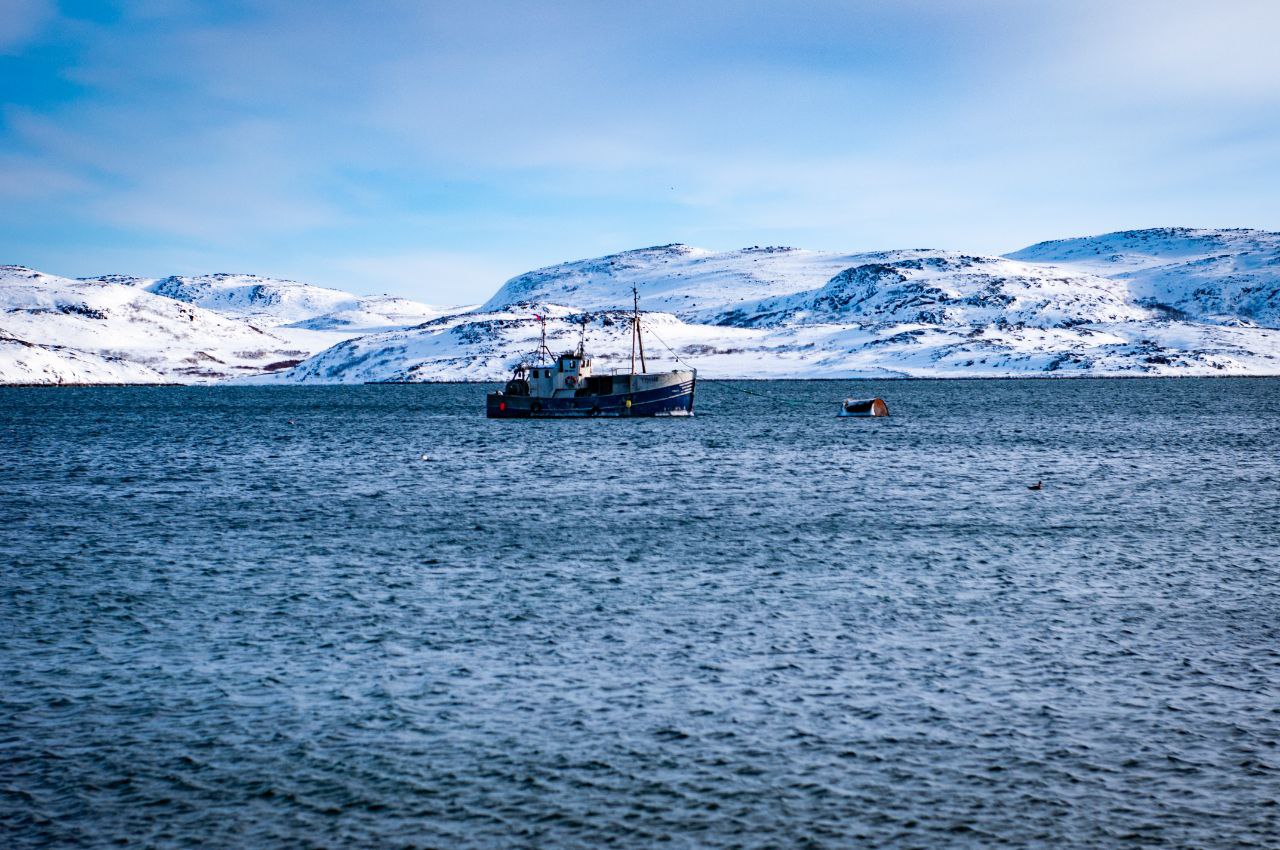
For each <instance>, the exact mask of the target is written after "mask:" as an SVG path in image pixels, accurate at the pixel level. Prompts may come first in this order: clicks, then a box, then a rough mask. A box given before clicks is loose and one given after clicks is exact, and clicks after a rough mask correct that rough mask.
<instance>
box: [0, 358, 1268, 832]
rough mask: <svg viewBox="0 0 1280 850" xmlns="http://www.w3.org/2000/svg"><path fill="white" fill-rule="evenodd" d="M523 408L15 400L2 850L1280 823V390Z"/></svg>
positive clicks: (944, 390)
mask: <svg viewBox="0 0 1280 850" xmlns="http://www.w3.org/2000/svg"><path fill="white" fill-rule="evenodd" d="M484 389H485V388H483V387H480V386H456V385H455V386H447V385H437V386H428V385H420V386H370V387H354V388H292V389H290V388H152V389H144V388H98V389H62V390H38V389H8V390H0V527H2V528H3V536H2V537H0V566H2V572H0V700H2V701H3V702H2V703H0V838H3V843H4V844H5V846H8V847H28V846H37V845H46V844H59V845H84V846H97V845H108V844H115V843H128V844H131V845H141V846H156V847H188V846H192V845H194V844H197V843H200V844H203V845H206V846H215V847H308V846H316V847H338V846H379V847H399V846H405V847H447V848H454V847H601V846H619V847H650V846H655V845H658V844H663V845H665V846H672V847H698V848H701V847H848V846H894V847H896V846H948V847H951V846H981V845H990V844H1010V845H1044V846H1048V845H1058V846H1060V845H1072V846H1123V845H1133V846H1145V845H1168V846H1178V847H1192V846H1205V847H1223V846H1260V847H1261V846H1270V847H1276V846H1280V805H1278V803H1280V447H1278V443H1280V439H1278V438H1280V381H1277V380H1261V379H1260V380H1189V379H1188V380H1163V381H1160V380H1152V381H1144V380H1132V381H1114V380H1113V381H1087V380H1072V381H1021V382H1019V381H972V382H971V381H957V382H932V381H909V382H884V383H879V384H872V383H858V382H840V383H831V382H778V383H745V382H743V383H734V384H723V383H721V384H717V383H704V384H702V385H700V387H699V400H698V407H699V411H700V412H701V413H702V414H703V415H700V416H698V417H696V418H693V419H687V420H648V421H609V420H593V421H569V422H564V421H542V422H492V421H487V420H485V419H484V418H483V416H482V410H483V393H484ZM741 389H747V390H750V391H752V392H756V393H762V394H764V396H767V397H768V398H764V397H760V396H749V395H745V394H742V393H740V392H738V390H741ZM862 393H873V394H880V395H882V396H884V397H885V398H886V399H887V400H888V401H889V404H890V407H891V409H892V412H893V416H892V418H890V419H888V420H849V419H845V420H840V419H836V418H835V417H834V416H833V415H832V414H833V413H834V412H835V406H834V404H833V401H834V400H835V399H838V398H840V397H842V396H843V395H846V394H855V395H856V394H862ZM424 454H426V455H427V456H428V458H429V459H428V460H423V459H422V455H424ZM1038 479H1039V480H1043V481H1044V490H1043V491H1042V492H1031V491H1029V490H1028V489H1027V486H1026V485H1027V484H1029V483H1033V482H1034V481H1036V480H1038Z"/></svg>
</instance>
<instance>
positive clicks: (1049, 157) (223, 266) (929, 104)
mask: <svg viewBox="0 0 1280 850" xmlns="http://www.w3.org/2000/svg"><path fill="white" fill-rule="evenodd" d="M1277 32H1280V3H1276V2H1274V1H1273V0H1265V2H1253V0H1219V2H1215V3H1212V4H1210V3H1203V2H1178V0H1167V2H1154V1H1153V2H1148V0H1128V2H1125V3H1114V2H1093V0H1076V2H1054V0H1040V2H1022V1H1021V0H1020V1H1019V2H1005V0H974V2H962V0H956V2H925V0H900V1H899V2H823V0H813V2H806V3H797V4H785V3H777V2H773V3H763V2H752V1H751V0H738V2H718V0H700V2H698V3H689V2H687V0H686V1H685V2H661V1H659V2H639V0H633V2H628V3H609V2H601V0H596V2H581V3H579V2H555V3H536V2H523V3H487V2H456V3H454V2H449V3H431V2H396V1H395V0H380V2H377V3H369V4H350V3H327V2H323V0H316V2H306V3H303V2H293V3H289V2H235V0H230V2H226V1H225V0H224V2H208V3H206V2H198V0H166V2H160V1H159V0H140V1H139V2H133V3H90V2H64V3H53V2H43V1H42V0H0V92H3V103H2V108H0V262H10V263H21V264H25V265H30V266H34V267H37V268H40V269H42V270H45V271H49V272H53V273H57V274H64V275H71V276H82V275H90V274H98V273H104V272H121V273H132V274H141V275H147V276H155V275H161V274H171V273H181V274H186V273H199V272H208V271H242V272H257V273H262V274H271V275H278V276H284V277H292V278H295V279H301V280H307V281H311V282H315V283H321V284H326V285H332V286H337V287H340V288H346V289H352V290H355V291H360V292H383V291H386V292H395V293H398V294H404V295H409V296H411V297H416V298H420V299H423V300H428V301H434V302H464V301H478V300H483V299H484V298H485V297H487V296H488V295H489V294H490V293H491V291H492V290H493V289H495V288H496V287H497V286H498V285H499V284H500V283H501V281H502V280H503V279H505V278H506V277H508V276H511V275H514V274H517V273H519V272H522V271H525V270H528V269H531V268H535V267H538V266H541V265H547V264H551V263H555V262H559V261H562V260H568V259H576V258H580V257H589V256H596V255H599V254H604V253H609V252H612V251H617V250H625V249H627V248H634V247H642V246H645V245H652V244H660V243H666V242H676V241H679V242H687V243H690V244H694V245H699V246H702V247H707V248H713V249H729V248H737V247H743V246H747V245H757V244H759V245H765V244H786V245H798V246H802V247H811V248H821V249H832V250H862V249H875V248H891V247H923V246H929V247H941V248H955V249H962V250H967V251H981V252H987V253H1001V252H1005V251H1010V250H1014V249H1016V248H1019V247H1022V246H1024V245H1026V244H1029V243H1032V242H1036V241H1039V240H1042V239H1049V238H1057V237H1061V236H1070V235H1084V234H1090V233H1100V232H1105V231H1109V230H1116V229H1123V228H1130V227H1148V226H1160V225H1194V226H1235V227H1260V228H1265V229H1271V230H1280V50H1277V49H1276V47H1275V43H1274V40H1275V34H1276V33H1277Z"/></svg>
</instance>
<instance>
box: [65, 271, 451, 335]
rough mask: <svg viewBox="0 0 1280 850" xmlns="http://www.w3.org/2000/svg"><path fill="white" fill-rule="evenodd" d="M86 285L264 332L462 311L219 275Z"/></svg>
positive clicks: (392, 322) (373, 326)
mask: <svg viewBox="0 0 1280 850" xmlns="http://www.w3.org/2000/svg"><path fill="white" fill-rule="evenodd" d="M81 280H82V281H85V282H86V283H117V284H123V285H127V286H134V287H138V288H140V289H145V290H146V291H147V292H151V293H153V294H155V295H163V296H165V297H166V298H172V299H174V300H175V301H182V302H184V303H187V304H194V305H195V306H197V307H203V308H205V309H206V310H213V311H215V312H218V313H221V314H222V315H224V316H235V317H237V318H241V319H247V320H249V321H251V322H253V323H254V324H256V325H258V326H260V327H295V328H301V329H304V330H325V331H332V330H337V329H342V330H343V331H347V330H354V331H363V332H366V333H367V332H370V331H374V330H386V329H388V328H393V327H408V326H409V325H417V324H421V323H422V322H426V321H429V320H431V319H434V318H436V317H438V316H442V315H444V314H446V313H450V312H457V311H458V310H459V309H463V308H458V307H437V306H433V305H430V304H420V303H418V302H417V301H410V300H408V299H407V298H396V297H393V296H390V295H365V296H361V295H355V294H353V293H350V292H344V291H342V290H340V289H329V288H327V287H323V286H315V285H313V284H309V283H300V282H298V281H296V280H283V279H281V278H272V277H261V276H259V275H253V274H227V273H224V272H220V273H217V274H207V275H198V276H194V277H184V276H181V275H172V276H170V277H163V278H140V277H129V276H127V275H103V276H101V277H96V278H81ZM330 342H332V340H331V341H330Z"/></svg>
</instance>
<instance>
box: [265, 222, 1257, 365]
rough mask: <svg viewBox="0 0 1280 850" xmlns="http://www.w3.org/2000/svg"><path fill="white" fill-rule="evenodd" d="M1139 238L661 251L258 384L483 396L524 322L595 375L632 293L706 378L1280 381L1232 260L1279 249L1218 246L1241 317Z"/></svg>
mask: <svg viewBox="0 0 1280 850" xmlns="http://www.w3.org/2000/svg"><path fill="white" fill-rule="evenodd" d="M1130 233H1137V234H1141V233H1148V232H1146V231H1138V232H1130ZM1150 233H1151V234H1153V235H1148V236H1147V238H1146V239H1145V240H1144V239H1142V238H1141V237H1140V236H1138V237H1136V238H1137V239H1138V242H1140V243H1144V244H1145V245H1146V249H1145V250H1146V251H1147V256H1146V259H1144V260H1143V261H1142V263H1140V264H1139V263H1137V262H1136V261H1135V262H1132V263H1125V264H1120V265H1119V266H1117V265H1115V264H1097V263H1093V262H1080V261H1078V258H1077V256H1076V255H1075V254H1067V255H1063V256H1058V255H1057V254H1054V255H1053V257H1052V258H1053V259H1054V260H1055V262H1047V261H1041V260H1040V259H1039V255H1038V254H1037V253H1036V252H1035V250H1033V249H1038V248H1039V247H1040V246H1032V248H1030V249H1025V250H1024V252H1015V254H1012V255H1009V256H1007V257H984V256H977V255H971V254H963V253H957V252H951V251H936V250H927V249H910V250H898V251H878V252H864V253H855V254H835V253H824V252H816V251H804V250H800V249H795V248H748V249H744V250H741V251H729V252H723V253H714V252H710V251H705V250H701V249H696V248H690V247H689V246H686V245H679V244H675V245H661V246H655V247H651V248H643V249H640V250H637V251H629V252H623V253H620V254H613V255H609V256H607V257H600V258H596V259H589V260H579V261H575V262H570V263H561V264H559V265H556V266H550V267H547V268H544V269H538V270H535V271H532V272H528V273H526V274H523V275H519V276H517V277H515V278H512V279H511V280H509V281H507V282H506V283H505V284H504V285H503V286H502V287H501V288H500V289H499V290H498V292H497V293H496V294H495V295H494V296H493V297H492V298H491V299H490V300H489V301H488V302H486V303H485V304H484V305H482V306H481V307H479V308H478V309H477V310H476V311H475V312H473V313H470V314H463V315H455V316H448V317H443V318H441V319H438V320H435V321H433V322H430V323H428V324H426V325H423V326H421V327H419V328H415V329H412V330H408V331H394V332H389V333H386V334H374V335H370V336H366V337H361V338H359V339H354V340H350V341H348V342H346V343H343V344H342V345H341V346H339V347H336V348H334V349H331V350H329V351H326V352H322V353H321V354H319V355H316V356H315V357H314V358H311V359H310V360H308V361H307V362H306V363H303V364H300V365H299V366H298V367H296V368H294V369H292V370H287V371H283V372H281V373H280V374H278V375H275V376H272V377H271V378H268V379H264V380H270V381H286V382H292V381H296V382H301V383H314V382H320V383H325V382H362V381H382V380H395V381H418V380H477V379H490V380H496V379H500V378H502V377H504V376H505V373H506V372H507V370H508V369H510V368H511V366H513V365H514V364H515V363H516V362H517V361H519V360H520V359H521V358H523V357H528V356H529V355H530V353H531V352H532V351H533V350H534V349H535V348H536V340H537V333H538V328H537V322H536V320H535V319H534V316H535V315H547V316H549V321H548V333H549V335H550V338H551V340H552V341H553V343H554V344H555V345H558V346H559V347H561V348H568V347H571V346H572V345H573V343H574V341H576V339H577V333H578V331H579V323H580V322H581V321H582V320H584V319H585V320H586V322H587V327H588V337H587V339H588V345H589V347H590V349H591V350H592V351H593V352H594V353H595V354H596V357H597V359H598V360H599V361H601V362H602V363H605V364H610V363H613V364H621V363H622V362H623V359H624V358H626V357H629V334H628V333H625V329H626V327H627V325H626V317H625V314H626V312H627V309H626V308H627V307H628V306H629V305H630V302H631V288H632V286H635V287H636V289H637V290H638V292H639V295H640V301H641V304H642V305H643V306H644V307H645V308H646V310H647V312H646V314H645V317H644V321H645V326H646V328H648V330H649V332H650V333H651V334H653V335H654V336H655V338H657V339H659V340H660V341H661V342H663V343H665V344H668V345H670V346H671V348H672V349H673V350H674V354H672V355H668V354H667V353H666V352H665V351H663V350H662V348H657V347H655V349H656V350H657V351H658V352H662V355H663V357H662V358H661V359H664V360H665V362H666V363H667V364H668V366H667V367H668V368H669V366H670V365H671V364H672V363H673V362H674V358H675V357H676V356H678V357H680V358H681V360H682V361H683V362H685V363H686V364H692V365H695V366H697V367H698V368H699V369H700V372H701V374H703V375H704V376H708V377H841V376H855V375H867V376H873V375H884V376H900V377H928V376H936V377H966V376H1005V375H1036V374H1054V375H1220V374H1280V330H1276V328H1277V327H1280V323H1278V322H1277V321H1275V320H1274V319H1273V318H1272V317H1274V316H1275V315H1276V312H1277V311H1276V307H1277V299H1276V296H1275V294H1274V289H1275V284H1276V281H1277V277H1276V275H1275V273H1274V271H1273V272H1272V273H1271V277H1270V278H1268V277H1267V271H1266V270H1267V269H1268V268H1273V267H1271V266H1268V265H1267V261H1266V260H1265V257H1264V258H1263V259H1261V260H1249V259H1247V258H1246V259H1242V260H1232V259H1231V258H1233V257H1236V256H1246V257H1247V255H1252V254H1258V253H1262V254H1265V252H1266V251H1267V250H1268V246H1271V245H1273V244H1274V243H1275V242H1276V241H1277V240H1278V239H1280V237H1277V235H1276V234H1270V233H1265V232H1262V231H1221V232H1220V233H1223V234H1227V235H1226V236H1223V237H1222V238H1221V242H1222V244H1230V245H1232V246H1233V249H1234V250H1235V251H1236V254H1234V255H1229V256H1228V260H1227V261H1231V262H1239V263H1246V262H1247V263H1250V264H1251V266H1250V267H1252V268H1254V269H1255V270H1256V276H1257V281H1256V283H1257V285H1256V286H1254V287H1253V288H1252V290H1251V292H1252V293H1253V300H1248V301H1242V300H1239V299H1236V300H1232V298H1231V296H1230V295H1228V294H1226V293H1230V292H1232V291H1234V288H1238V287H1239V284H1238V280H1237V279H1235V278H1232V277H1230V276H1224V278H1223V279H1221V280H1218V279H1214V278H1213V277H1212V275H1210V276H1207V277H1206V276H1205V275H1203V273H1202V272H1201V271H1200V269H1201V267H1200V266H1199V265H1196V262H1197V261H1199V260H1202V258H1203V253H1204V250H1203V248H1202V246H1194V245H1193V246H1188V245H1186V244H1184V243H1185V240H1186V238H1187V232H1186V231H1182V230H1177V229H1171V230H1164V231H1155V232H1150ZM1212 233H1218V232H1217V231H1197V232H1195V234H1194V235H1195V238H1196V239H1200V240H1209V239H1211V238H1212V237H1211V234H1212ZM1111 236H1112V237H1115V238H1121V237H1120V235H1115V234H1113V235H1111ZM1107 238H1109V237H1095V239H1107ZM1124 238H1128V237H1124ZM1068 243H1072V244H1074V243H1073V240H1064V241H1062V242H1058V243H1044V244H1046V245H1054V246H1058V247H1057V248H1055V249H1054V250H1055V251H1061V249H1062V247H1063V246H1064V245H1067V244H1068ZM1162 249H1163V250H1165V251H1166V254H1162ZM1040 250H1043V251H1045V252H1046V253H1050V252H1049V251H1048V249H1047V248H1046V249H1040ZM1025 252H1032V253H1030V254H1027V255H1025V256H1024V254H1025ZM1078 253H1079V254H1080V256H1086V257H1088V258H1089V259H1090V260H1092V259H1093V258H1094V257H1095V256H1096V255H1095V254H1094V253H1093V252H1092V250H1091V249H1090V250H1089V251H1088V253H1087V254H1086V253H1084V252H1078ZM1227 261H1223V262H1227ZM1188 262H1190V263H1191V265H1190V266H1187V265H1186V264H1187V263H1188ZM1135 265H1141V266H1142V267H1143V268H1147V269H1160V270H1162V271H1161V274H1162V275H1163V281H1164V289H1163V290H1160V291H1157V290H1156V289H1155V288H1154V287H1152V286H1150V285H1148V284H1147V283H1146V282H1145V281H1144V280H1139V279H1135V278H1134V277H1133V275H1132V274H1131V272H1132V271H1133V267H1134V266H1135ZM1268 280H1269V281H1270V285H1269V286H1268V283H1267V281H1268ZM1198 305H1199V306H1198ZM1203 305H1215V306H1216V309H1210V308H1207V307H1203ZM1230 305H1239V309H1238V310H1237V311H1235V312H1233V311H1232V310H1231V309H1229V307H1230ZM1224 308H1226V309H1224ZM1191 309H1196V312H1194V313H1192V312H1191ZM655 359H659V358H655Z"/></svg>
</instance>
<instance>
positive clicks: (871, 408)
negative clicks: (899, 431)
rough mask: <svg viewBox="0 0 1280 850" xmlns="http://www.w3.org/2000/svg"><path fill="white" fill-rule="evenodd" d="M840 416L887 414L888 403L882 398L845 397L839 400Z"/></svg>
mask: <svg viewBox="0 0 1280 850" xmlns="http://www.w3.org/2000/svg"><path fill="white" fill-rule="evenodd" d="M840 415H841V416H888V415H889V405H887V404H885V403H884V399H882V398H846V399H845V400H844V401H842V402H840Z"/></svg>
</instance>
